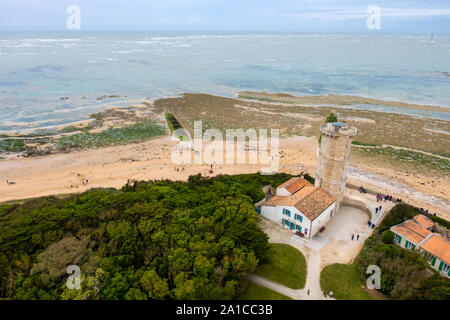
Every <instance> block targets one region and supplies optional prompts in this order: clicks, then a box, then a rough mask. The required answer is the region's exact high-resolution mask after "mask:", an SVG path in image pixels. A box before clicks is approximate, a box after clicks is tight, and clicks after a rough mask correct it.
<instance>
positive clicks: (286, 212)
mask: <svg viewBox="0 0 450 320" xmlns="http://www.w3.org/2000/svg"><path fill="white" fill-rule="evenodd" d="M283 214H284V215H285V216H288V217H290V216H291V212H290V211H289V210H288V209H285V208H283Z"/></svg>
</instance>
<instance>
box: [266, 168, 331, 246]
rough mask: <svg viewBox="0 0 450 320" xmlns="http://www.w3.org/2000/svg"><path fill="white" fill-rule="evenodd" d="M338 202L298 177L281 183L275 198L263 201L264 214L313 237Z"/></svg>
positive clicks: (308, 236) (290, 228)
mask: <svg viewBox="0 0 450 320" xmlns="http://www.w3.org/2000/svg"><path fill="white" fill-rule="evenodd" d="M335 205H336V199H335V198H334V197H333V196H332V195H330V194H329V193H328V192H327V191H325V190H324V189H322V188H320V187H315V186H313V185H312V184H311V183H309V182H308V181H307V180H305V179H304V178H302V177H295V178H292V179H290V180H288V181H286V182H285V183H283V184H282V185H280V186H279V187H278V188H277V191H276V195H275V197H273V198H272V199H270V200H267V201H264V202H262V203H261V215H262V216H263V217H266V218H268V219H270V220H272V221H274V222H276V223H279V224H281V225H282V226H283V227H285V228H289V230H292V231H295V232H300V233H302V234H303V235H304V236H305V237H307V238H311V237H313V236H314V235H315V234H316V233H317V232H319V231H320V229H321V228H322V227H324V226H325V225H326V223H327V222H328V221H329V220H330V218H331V217H332V216H333V212H334V208H335Z"/></svg>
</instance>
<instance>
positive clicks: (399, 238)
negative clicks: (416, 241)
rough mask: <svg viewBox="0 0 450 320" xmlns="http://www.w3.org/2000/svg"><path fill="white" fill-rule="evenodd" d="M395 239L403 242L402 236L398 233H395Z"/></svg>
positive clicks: (397, 241)
mask: <svg viewBox="0 0 450 320" xmlns="http://www.w3.org/2000/svg"><path fill="white" fill-rule="evenodd" d="M394 241H395V242H396V243H400V242H402V237H400V236H399V235H398V234H395V237H394Z"/></svg>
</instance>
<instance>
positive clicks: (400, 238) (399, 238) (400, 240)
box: [397, 235, 402, 244]
mask: <svg viewBox="0 0 450 320" xmlns="http://www.w3.org/2000/svg"><path fill="white" fill-rule="evenodd" d="M397 237H398V244H400V243H402V237H400V236H399V235H397Z"/></svg>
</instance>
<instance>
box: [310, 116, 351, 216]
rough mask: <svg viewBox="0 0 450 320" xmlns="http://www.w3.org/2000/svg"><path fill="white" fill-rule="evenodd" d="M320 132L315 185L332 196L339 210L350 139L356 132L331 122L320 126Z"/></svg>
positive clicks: (342, 196)
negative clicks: (320, 138)
mask: <svg viewBox="0 0 450 320" xmlns="http://www.w3.org/2000/svg"><path fill="white" fill-rule="evenodd" d="M320 132H321V133H322V140H321V143H320V146H319V154H318V159H319V162H318V165H317V172H316V182H315V185H316V186H318V187H321V188H323V189H325V190H326V191H328V192H329V193H330V194H331V195H332V196H334V197H335V198H336V209H339V208H340V207H341V205H342V201H343V200H344V189H345V180H346V179H347V163H348V158H349V157H350V148H351V146H352V139H353V137H354V136H355V135H356V132H357V130H356V128H352V127H349V126H348V125H347V124H346V123H342V122H333V123H325V124H323V125H321V126H320Z"/></svg>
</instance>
